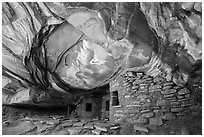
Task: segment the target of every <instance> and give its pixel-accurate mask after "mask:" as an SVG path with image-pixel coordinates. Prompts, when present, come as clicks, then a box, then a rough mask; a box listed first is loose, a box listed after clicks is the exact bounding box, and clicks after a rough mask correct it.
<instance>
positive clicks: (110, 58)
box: [27, 4, 159, 93]
mask: <svg viewBox="0 0 204 137" xmlns="http://www.w3.org/2000/svg"><path fill="white" fill-rule="evenodd" d="M121 5H122V4H121ZM123 8H124V9H125V7H123ZM132 8H133V9H132V10H134V12H132V13H131V14H127V15H122V13H120V14H121V15H116V16H121V17H120V19H114V20H113V19H112V18H108V17H105V14H106V13H105V11H104V10H102V11H101V12H98V11H95V10H90V9H88V8H82V7H79V8H70V9H67V11H69V12H67V13H66V15H63V18H64V19H65V21H63V22H62V23H61V24H57V25H48V26H45V27H44V28H42V29H41V31H40V32H39V34H38V35H37V36H36V37H35V39H34V41H35V42H34V43H33V46H32V49H31V52H30V56H29V57H28V58H29V59H30V60H29V61H27V62H28V64H29V63H32V62H33V63H34V64H33V65H34V66H35V67H36V69H38V70H39V73H34V75H33V76H34V77H32V78H33V79H34V80H33V81H35V82H36V83H38V84H39V85H40V84H42V85H44V86H48V87H49V86H52V87H53V88H55V89H56V90H60V91H64V92H71V90H70V89H75V91H73V92H72V93H77V91H78V90H79V92H82V91H83V90H84V91H86V90H87V92H88V91H89V90H92V89H95V88H96V87H100V86H103V85H105V84H108V83H109V81H110V80H111V78H114V77H115V76H116V75H118V74H119V73H120V72H121V71H122V70H124V69H139V68H142V67H144V65H146V66H147V64H148V63H149V62H150V60H151V58H152V52H154V55H157V54H158V49H159V48H158V46H159V45H158V42H157V39H156V36H155V34H154V33H153V32H152V31H151V29H150V27H149V26H148V24H147V21H146V19H145V18H144V15H143V14H142V12H141V11H140V9H139V7H137V6H135V5H134V7H132ZM125 10H126V11H123V13H130V12H129V11H128V9H125ZM119 11H120V10H119ZM118 14H119V13H118ZM121 19H122V20H121ZM108 20H111V22H112V23H111V24H110V26H108V25H109V24H108V23H105V22H109V21H108ZM119 20H120V21H119ZM117 22H120V23H122V24H118V23H117ZM107 28H110V29H108V30H107ZM122 29H123V30H122ZM121 31H124V32H125V35H124V36H122V33H123V32H121ZM117 34H121V35H120V36H119V35H117ZM153 49H154V51H153ZM145 68H146V67H145ZM31 69H33V68H31ZM41 71H42V73H41ZM146 71H147V70H146ZM40 73H41V74H40ZM39 75H44V76H43V77H42V76H39ZM39 78H42V79H39Z"/></svg>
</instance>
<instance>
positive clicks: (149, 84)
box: [77, 71, 194, 126]
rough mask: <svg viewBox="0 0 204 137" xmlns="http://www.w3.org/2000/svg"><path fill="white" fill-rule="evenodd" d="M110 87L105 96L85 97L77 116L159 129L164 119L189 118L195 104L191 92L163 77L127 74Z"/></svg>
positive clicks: (118, 78)
mask: <svg viewBox="0 0 204 137" xmlns="http://www.w3.org/2000/svg"><path fill="white" fill-rule="evenodd" d="M109 88H110V91H109V92H110V93H109V94H106V95H104V96H98V97H93V96H91V97H84V98H83V100H82V102H81V103H80V104H79V105H78V106H77V115H79V116H81V117H85V118H93V117H97V118H99V117H100V118H109V120H110V122H111V123H124V122H125V123H130V124H141V125H151V126H160V125H162V124H163V120H165V121H166V120H167V121H169V120H174V119H176V118H177V117H179V116H187V115H190V114H191V112H192V109H193V105H194V100H193V98H192V94H191V92H190V90H188V89H187V88H186V87H181V86H177V85H176V84H175V83H174V82H173V81H167V80H166V78H164V77H163V76H162V75H158V76H156V77H152V76H148V75H145V74H144V73H142V72H138V73H136V72H131V71H129V72H127V73H124V74H122V75H119V76H118V77H116V78H115V79H114V80H112V81H111V82H110V87H109ZM109 102H110V103H109Z"/></svg>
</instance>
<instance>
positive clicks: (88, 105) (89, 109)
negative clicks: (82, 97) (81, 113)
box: [86, 103, 92, 112]
mask: <svg viewBox="0 0 204 137" xmlns="http://www.w3.org/2000/svg"><path fill="white" fill-rule="evenodd" d="M86 111H88V112H91V111H92V103H86Z"/></svg>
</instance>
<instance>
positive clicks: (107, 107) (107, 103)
mask: <svg viewBox="0 0 204 137" xmlns="http://www.w3.org/2000/svg"><path fill="white" fill-rule="evenodd" d="M106 111H109V101H106Z"/></svg>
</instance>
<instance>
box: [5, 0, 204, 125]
mask: <svg viewBox="0 0 204 137" xmlns="http://www.w3.org/2000/svg"><path fill="white" fill-rule="evenodd" d="M2 11H3V13H2V15H3V16H2V17H3V18H2V20H3V21H2V22H3V24H2V25H3V26H2V58H3V60H2V75H3V76H2V81H3V87H2V89H3V90H2V91H3V94H2V97H3V104H4V105H24V106H27V105H31V106H41V107H50V106H55V107H57V106H69V107H68V110H70V112H69V113H71V111H72V109H73V108H75V107H76V106H77V107H76V108H75V112H76V113H77V114H78V115H79V116H82V117H87V118H88V117H102V118H110V121H112V122H113V123H117V122H116V121H120V120H126V122H127V121H128V118H127V119H126V118H124V119H123V118H122V117H123V116H122V115H126V117H129V119H131V120H129V123H131V122H133V123H138V124H143V125H148V124H150V123H151V124H150V125H154V124H155V123H156V126H157V125H161V124H163V122H161V121H162V120H163V119H162V118H160V117H164V116H166V115H167V117H168V116H169V117H168V118H169V119H173V117H176V116H179V115H189V113H191V112H194V111H195V109H196V108H197V107H199V106H201V95H202V94H201V86H202V85H201V83H202V82H201V73H202V69H201V66H202V63H201V62H202V48H201V45H202V35H201V28H202V24H201V22H202V18H201V15H202V10H201V6H200V7H199V3H193V4H192V3H125V2H124V3H3V5H2ZM137 75H141V76H138V77H137ZM139 77H140V78H139ZM159 78H160V80H158V81H156V80H157V79H159ZM144 79H145V80H144ZM146 79H147V83H145V82H146ZM148 79H149V80H148ZM141 81H143V82H144V83H143V82H141ZM114 82H116V83H115V84H116V85H115V86H114V84H111V83H114ZM134 82H135V83H137V84H134ZM140 82H141V83H140ZM168 83H169V85H168ZM138 84H140V85H138ZM145 84H146V85H145ZM155 85H158V87H157V86H155ZM164 85H166V86H167V88H165V87H166V86H164ZM121 86H122V87H121ZM138 86H139V87H138ZM154 86H155V87H154ZM152 87H153V89H152ZM140 88H141V89H140ZM142 91H143V93H141V92H142ZM126 92H127V93H126ZM139 93H141V95H139ZM163 93H165V94H163ZM136 94H137V95H136ZM143 94H144V95H143ZM161 94H162V95H161ZM157 95H158V96H159V97H161V98H159V97H158V96H157ZM128 96H132V97H133V99H132V98H131V99H130V98H129V97H128ZM134 96H135V98H134ZM136 96H137V97H138V96H139V97H138V98H139V101H140V102H143V101H144V102H145V101H146V102H145V103H144V102H143V104H141V103H140V104H139V106H137V105H138V104H137V103H136V104H134V102H136V101H137V99H138V98H137V97H136ZM167 96H168V97H167ZM124 97H125V98H126V100H125V99H122V98H124ZM115 99H116V101H114V100H115ZM131 100H132V101H131ZM169 100H170V101H169ZM172 102H174V103H172ZM183 102H185V103H183ZM186 102H187V103H186ZM107 104H109V105H107ZM120 104H122V106H120ZM148 104H154V105H155V106H151V105H150V106H149V108H150V109H151V110H150V111H147V110H148V109H143V108H146V107H148V106H147V105H148ZM158 104H159V105H158ZM172 104H173V105H178V104H179V105H181V106H179V105H178V106H177V107H173V109H174V108H177V109H179V110H175V111H177V112H178V113H177V112H175V113H174V112H172V113H173V116H172V113H167V112H169V110H170V111H171V109H172V106H171V105H172ZM126 105H129V108H130V109H134V110H135V111H139V112H134V111H129V112H127V113H126V112H125V114H122V113H120V112H119V111H121V110H123V108H124V107H126ZM131 105H132V106H131ZM143 105H145V106H143ZM162 105H163V106H162ZM113 106H120V107H121V108H118V107H113ZM135 107H137V109H136V108H135ZM138 107H142V108H139V109H138ZM156 107H157V108H156ZM163 107H164V108H163ZM83 108H84V109H83ZM183 108H184V109H185V112H184V113H180V109H182V112H183V111H184V110H183ZM145 110H146V112H145ZM188 110H189V111H188ZM190 110H191V111H190ZM125 111H126V110H125ZM173 111H174V110H173ZM143 112H145V113H146V114H142V113H143ZM129 113H130V114H129ZM140 113H141V115H140ZM196 113H197V112H196ZM109 114H110V117H109ZM136 114H137V116H136ZM174 114H175V115H174ZM177 114H179V115H177ZM114 115H118V116H117V118H114ZM144 115H145V116H144ZM144 117H145V118H147V120H144V119H143V118H144ZM152 117H153V118H152ZM155 117H156V118H155ZM158 117H159V118H158ZM168 118H167V119H168ZM118 119H120V120H118ZM164 120H166V119H164ZM138 121H139V122H138ZM152 121H153V122H152ZM119 123H120V122H119ZM152 123H153V124H152Z"/></svg>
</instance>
